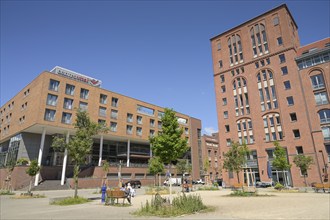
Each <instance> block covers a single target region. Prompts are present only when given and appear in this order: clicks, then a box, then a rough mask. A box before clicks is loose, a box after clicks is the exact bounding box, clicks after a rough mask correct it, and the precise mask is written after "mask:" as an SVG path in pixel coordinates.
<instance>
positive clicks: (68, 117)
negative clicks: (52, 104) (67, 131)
mask: <svg viewBox="0 0 330 220" xmlns="http://www.w3.org/2000/svg"><path fill="white" fill-rule="evenodd" d="M71 118H72V114H71V113H67V112H63V114H62V123H64V124H71Z"/></svg>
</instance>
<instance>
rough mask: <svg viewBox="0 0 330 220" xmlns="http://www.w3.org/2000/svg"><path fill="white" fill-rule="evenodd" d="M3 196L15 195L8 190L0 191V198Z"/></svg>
mask: <svg viewBox="0 0 330 220" xmlns="http://www.w3.org/2000/svg"><path fill="white" fill-rule="evenodd" d="M5 195H15V193H13V192H11V191H9V190H0V196H5Z"/></svg>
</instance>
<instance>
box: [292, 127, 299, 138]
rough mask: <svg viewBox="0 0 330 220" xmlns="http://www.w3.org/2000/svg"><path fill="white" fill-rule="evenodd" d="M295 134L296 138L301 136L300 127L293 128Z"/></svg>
mask: <svg viewBox="0 0 330 220" xmlns="http://www.w3.org/2000/svg"><path fill="white" fill-rule="evenodd" d="M293 136H294V138H300V131H299V129H296V130H293Z"/></svg>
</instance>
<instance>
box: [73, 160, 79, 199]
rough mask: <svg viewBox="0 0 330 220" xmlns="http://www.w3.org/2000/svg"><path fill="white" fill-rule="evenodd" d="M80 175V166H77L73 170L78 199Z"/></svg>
mask: <svg viewBox="0 0 330 220" xmlns="http://www.w3.org/2000/svg"><path fill="white" fill-rule="evenodd" d="M78 174H79V165H78V164H75V165H74V168H73V179H74V196H73V197H74V198H77V197H78Z"/></svg>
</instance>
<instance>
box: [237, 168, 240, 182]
mask: <svg viewBox="0 0 330 220" xmlns="http://www.w3.org/2000/svg"><path fill="white" fill-rule="evenodd" d="M236 175H237V181H238V183H240V180H239V171H237V172H236Z"/></svg>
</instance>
